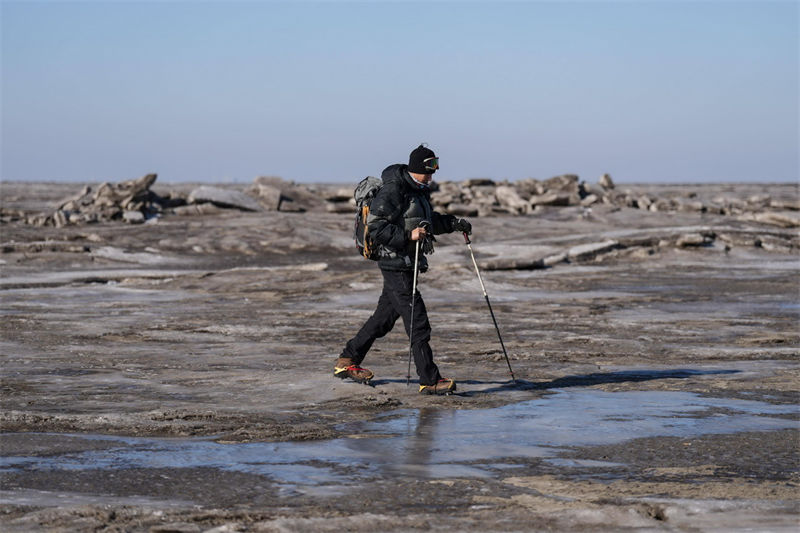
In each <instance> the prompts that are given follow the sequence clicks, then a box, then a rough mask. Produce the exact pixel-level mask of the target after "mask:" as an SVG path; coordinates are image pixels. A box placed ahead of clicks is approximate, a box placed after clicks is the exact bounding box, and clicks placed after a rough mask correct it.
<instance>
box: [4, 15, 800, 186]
mask: <svg viewBox="0 0 800 533" xmlns="http://www.w3.org/2000/svg"><path fill="white" fill-rule="evenodd" d="M798 5H799V4H798V2H797V1H769V0H767V1H756V2H747V1H714V2H694V1H688V2H683V1H638V2H602V1H590V2H508V3H505V2H488V1H487V2H419V3H417V2H322V3H319V2H288V1H287V2H231V1H229V2H187V1H184V2H157V1H154V2H117V1H106V2H83V3H73V2H36V1H26V2H13V1H6V0H3V1H2V13H1V16H2V178H3V179H4V180H72V181H97V180H109V181H118V180H122V179H128V178H132V177H138V176H141V175H143V174H145V173H147V172H158V173H159V176H160V178H159V179H160V180H163V181H220V182H223V181H238V182H249V181H251V180H252V179H253V178H255V177H256V176H258V175H279V176H282V177H284V178H287V179H292V180H296V181H305V182H320V181H344V182H355V181H356V180H358V179H360V178H361V177H363V176H365V175H368V174H378V173H380V171H381V170H382V169H383V168H384V167H385V166H387V165H388V164H390V163H395V162H405V161H407V157H408V153H409V151H410V150H411V149H413V148H414V147H415V146H416V145H417V144H419V143H420V142H422V141H425V142H427V143H429V145H430V146H431V147H432V148H433V149H434V150H435V151H436V152H437V154H438V155H439V156H440V157H441V165H442V168H441V171H440V172H439V173H438V174H437V178H439V179H464V178H468V177H492V178H495V179H512V180H513V179H519V178H525V177H537V178H547V177H550V176H553V175H556V174H562V173H576V174H579V175H580V176H581V178H583V179H585V180H586V181H590V182H594V181H595V180H596V179H597V178H598V177H599V176H600V175H601V174H602V173H604V172H608V173H610V174H611V175H612V176H613V177H614V178H615V180H617V181H619V182H645V181H649V182H659V181H660V182H675V181H683V182H706V181H792V180H797V179H798V174H799V172H798V164H799V163H798V122H800V111H799V110H798V68H799V66H798V63H799V62H798V53H799V49H800V42H799V40H798V26H799V25H800V23H799V21H800V18H799V17H800V15H799V14H798V11H799V9H798Z"/></svg>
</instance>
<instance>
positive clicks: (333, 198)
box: [325, 189, 353, 202]
mask: <svg viewBox="0 0 800 533" xmlns="http://www.w3.org/2000/svg"><path fill="white" fill-rule="evenodd" d="M352 197H353V191H352V189H337V190H336V191H333V192H330V193H328V194H327V195H325V200H326V201H328V202H346V201H348V200H350V198H352Z"/></svg>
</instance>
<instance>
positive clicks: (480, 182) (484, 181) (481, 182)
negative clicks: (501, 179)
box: [462, 178, 494, 187]
mask: <svg viewBox="0 0 800 533" xmlns="http://www.w3.org/2000/svg"><path fill="white" fill-rule="evenodd" d="M462 185H463V186H464V187H486V186H491V187H494V181H493V180H490V179H489V178H472V179H468V180H465V181H464V182H463V183H462Z"/></svg>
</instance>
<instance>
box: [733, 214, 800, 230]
mask: <svg viewBox="0 0 800 533" xmlns="http://www.w3.org/2000/svg"><path fill="white" fill-rule="evenodd" d="M742 218H743V219H745V220H753V221H755V222H761V223H762V224H769V225H771V226H779V227H781V228H798V227H800V217H798V216H790V215H788V214H781V213H755V214H751V215H747V216H743V217H742Z"/></svg>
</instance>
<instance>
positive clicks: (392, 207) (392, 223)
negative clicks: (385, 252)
mask: <svg viewBox="0 0 800 533" xmlns="http://www.w3.org/2000/svg"><path fill="white" fill-rule="evenodd" d="M403 200H404V198H403V194H402V193H401V192H399V191H398V190H397V189H396V188H394V187H392V186H387V185H384V186H383V187H382V188H381V190H380V191H378V194H377V195H376V196H375V198H374V199H373V200H372V203H371V204H370V209H369V217H367V227H368V228H369V234H370V236H371V237H372V240H373V241H375V242H376V243H377V244H380V245H382V246H385V247H386V248H388V249H389V250H391V251H393V252H397V253H403V252H404V251H405V249H406V247H407V245H408V240H409V238H410V235H407V234H406V230H405V227H403V224H402V221H403V219H402V217H399V223H398V220H396V219H397V218H398V217H397V214H398V213H400V210H401V208H402V207H403V205H402V204H403Z"/></svg>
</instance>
